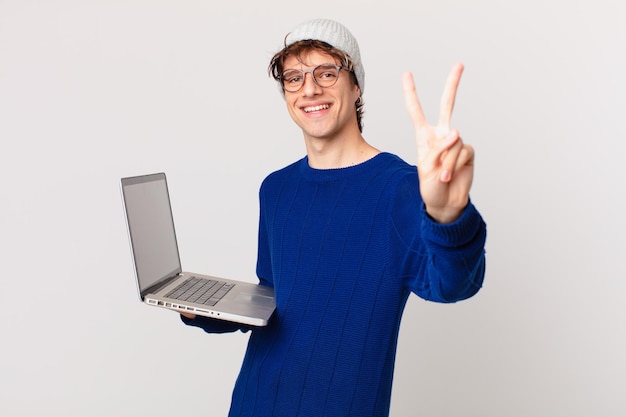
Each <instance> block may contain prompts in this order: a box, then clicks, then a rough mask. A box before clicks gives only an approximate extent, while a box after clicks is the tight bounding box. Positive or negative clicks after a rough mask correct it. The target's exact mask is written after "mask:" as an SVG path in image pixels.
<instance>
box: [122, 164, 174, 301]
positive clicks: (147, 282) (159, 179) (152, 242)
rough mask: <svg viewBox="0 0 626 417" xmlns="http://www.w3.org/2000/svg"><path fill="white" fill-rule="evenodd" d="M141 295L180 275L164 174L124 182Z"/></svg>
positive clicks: (126, 206)
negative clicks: (167, 279) (161, 282)
mask: <svg viewBox="0 0 626 417" xmlns="http://www.w3.org/2000/svg"><path fill="white" fill-rule="evenodd" d="M122 194H123V198H124V207H125V209H126V221H127V224H128V231H129V235H130V241H131V246H132V251H133V257H134V262H135V272H136V274H137V279H138V286H139V292H140V294H141V295H142V296H143V295H144V291H145V290H146V289H148V288H150V287H152V286H153V285H155V284H157V283H159V282H160V281H162V280H164V279H166V278H169V277H171V276H173V275H175V274H177V273H179V272H181V265H180V257H179V254H178V244H177V243H176V232H175V229H174V220H173V218H172V209H171V206H170V199H169V193H168V189H167V182H166V179H165V174H163V173H160V174H152V175H145V176H140V177H133V178H123V179H122Z"/></svg>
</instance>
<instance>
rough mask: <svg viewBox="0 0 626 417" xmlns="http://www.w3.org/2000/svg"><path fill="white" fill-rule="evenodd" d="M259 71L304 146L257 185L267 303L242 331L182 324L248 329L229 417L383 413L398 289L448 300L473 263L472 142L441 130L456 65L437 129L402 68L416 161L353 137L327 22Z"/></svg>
mask: <svg viewBox="0 0 626 417" xmlns="http://www.w3.org/2000/svg"><path fill="white" fill-rule="evenodd" d="M269 71H270V74H271V75H272V76H273V77H274V78H275V79H276V80H277V81H278V83H279V85H280V86H281V87H282V91H283V94H284V97H285V103H286V105H287V110H288V112H289V114H290V115H291V117H292V119H293V120H294V122H295V123H296V124H297V125H298V126H299V127H300V128H301V129H302V133H303V136H304V144H305V147H306V157H304V158H303V159H301V160H299V161H297V162H295V163H293V164H291V165H289V166H287V167H285V168H283V169H281V170H279V171H276V172H274V173H272V174H271V175H269V176H268V177H267V178H266V179H265V181H264V182H263V184H262V186H261V190H260V208H261V211H260V223H259V247H258V261H257V274H258V277H259V280H260V283H261V284H262V285H268V286H271V287H273V288H274V291H275V295H276V304H277V311H276V313H275V316H274V317H273V318H272V321H271V322H270V324H269V325H268V326H267V327H262V328H254V329H243V328H241V327H240V326H237V325H235V324H228V323H224V322H218V321H214V320H211V319H206V318H200V317H193V316H191V315H190V316H188V317H184V318H183V321H184V322H185V323H187V324H189V325H193V326H198V327H201V328H203V329H204V330H205V331H207V332H210V333H219V332H226V331H235V330H237V329H241V330H252V331H251V336H250V340H249V344H248V349H247V352H246V355H245V358H244V361H243V365H242V368H241V372H240V375H239V378H238V379H237V382H236V385H235V389H234V392H233V398H232V404H231V410H230V416H232V417H234V416H257V417H271V416H285V417H294V416H315V417H320V416H332V417H339V416H387V415H388V413H389V406H390V397H391V385H392V378H393V369H394V361H395V353H396V344H397V338H398V330H399V326H400V319H401V316H402V312H403V310H404V307H405V303H406V301H407V298H408V296H409V294H410V293H411V292H413V293H415V294H417V295H418V296H420V297H422V298H424V299H426V300H432V301H437V302H455V301H459V300H462V299H465V298H468V297H471V296H473V295H474V294H475V293H476V292H477V291H478V290H479V288H480V287H481V285H482V281H483V276H484V272H485V259H484V244H485V236H486V227H485V223H484V222H483V220H482V218H481V216H480V214H479V213H478V212H477V210H476V209H475V207H474V206H473V205H472V203H471V202H470V200H469V190H470V186H471V182H472V176H473V150H472V148H471V147H470V146H469V145H466V144H464V143H463V141H462V140H461V138H460V137H459V134H458V132H457V131H456V130H454V129H451V128H450V126H449V124H450V117H451V114H452V108H453V106H454V98H455V94H456V89H457V86H458V83H459V80H460V76H461V72H462V66H461V65H456V66H455V67H454V68H453V70H452V72H451V74H450V77H449V78H448V81H447V83H446V87H445V90H444V94H443V98H442V102H441V114H440V117H439V122H438V124H437V125H436V126H431V125H429V124H427V122H426V121H425V119H424V115H423V113H422V110H421V108H420V105H419V102H418V99H417V96H416V93H415V88H414V85H413V80H412V77H411V75H410V74H405V75H404V76H403V77H404V79H403V83H404V91H405V98H406V107H407V110H408V111H409V114H410V116H411V118H412V120H413V123H414V125H415V131H416V138H417V150H418V168H417V169H416V168H415V167H414V166H410V165H408V164H407V163H405V162H404V161H402V160H401V159H399V158H398V157H396V156H394V155H392V154H389V153H385V152H381V151H379V150H378V149H376V148H374V147H373V146H371V145H370V144H368V143H367V142H366V141H365V139H364V138H363V136H362V134H361V130H362V127H361V116H362V100H361V96H362V94H363V88H364V71H363V66H362V64H361V58H360V54H359V49H358V45H357V42H356V40H355V39H354V37H353V36H352V35H351V34H350V32H349V31H348V30H347V29H346V28H345V27H343V26H342V25H340V24H339V23H337V22H334V21H330V20H314V21H309V22H305V23H303V24H302V25H300V26H298V27H297V28H296V29H294V30H293V31H292V32H291V33H290V34H289V35H288V36H287V38H286V40H285V48H284V49H283V50H282V51H280V52H279V53H277V54H276V55H275V56H274V58H273V59H272V61H271V63H270V67H269Z"/></svg>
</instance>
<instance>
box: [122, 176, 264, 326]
mask: <svg viewBox="0 0 626 417" xmlns="http://www.w3.org/2000/svg"><path fill="white" fill-rule="evenodd" d="M121 190H122V202H123V204H124V211H125V214H126V226H127V228H128V236H129V240H130V247H131V253H132V259H133V265H134V269H135V278H136V281H137V289H138V291H139V298H140V299H141V301H143V302H144V303H146V304H148V305H150V306H155V307H162V308H167V309H170V310H175V311H178V312H181V311H184V312H190V313H193V314H196V315H200V316H206V317H211V318H214V319H221V320H227V321H232V322H237V323H242V324H248V325H252V326H265V325H267V324H268V322H269V320H270V318H271V316H272V314H273V313H274V310H275V309H276V304H275V301H274V291H273V289H272V288H270V287H266V286H261V285H257V284H253V283H249V282H243V281H236V280H231V279H225V278H218V277H214V276H211V275H204V274H197V273H192V272H184V271H183V270H182V266H181V262H180V255H179V252H178V242H177V240H176V231H175V229H174V218H173V215H172V207H171V203H170V197H169V190H168V187H167V179H166V177H165V174H164V173H156V174H150V175H141V176H136V177H128V178H122V179H121Z"/></svg>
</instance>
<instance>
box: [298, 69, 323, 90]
mask: <svg viewBox="0 0 626 417" xmlns="http://www.w3.org/2000/svg"><path fill="white" fill-rule="evenodd" d="M307 76H308V77H307ZM321 89H322V87H320V86H319V85H317V83H316V82H315V80H314V79H313V73H312V72H308V73H305V74H304V79H303V80H302V95H304V96H313V95H315V94H319V90H321Z"/></svg>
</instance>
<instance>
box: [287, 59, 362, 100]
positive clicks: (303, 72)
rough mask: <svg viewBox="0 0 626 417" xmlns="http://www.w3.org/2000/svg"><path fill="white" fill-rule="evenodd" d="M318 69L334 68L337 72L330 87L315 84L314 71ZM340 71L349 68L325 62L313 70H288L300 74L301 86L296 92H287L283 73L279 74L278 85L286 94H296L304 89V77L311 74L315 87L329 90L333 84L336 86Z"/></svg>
mask: <svg viewBox="0 0 626 417" xmlns="http://www.w3.org/2000/svg"><path fill="white" fill-rule="evenodd" d="M319 67H334V68H335V69H336V70H337V78H336V79H335V82H334V83H332V84H331V85H326V86H324V85H320V83H319V82H317V78H315V71H316V70H317V69H318V68H319ZM341 70H346V71H350V69H349V68H346V67H344V66H341V65H337V64H333V63H330V62H325V63H323V64H319V65H317V66H316V67H315V68H312V69H310V70H306V71H303V70H298V69H290V70H289V72H291V71H297V72H299V73H301V74H302V84H300V87H298V88H297V89H296V90H289V89H287V87H285V73H283V74H281V76H280V83H281V85H282V87H283V90H284V91H286V92H288V93H297V92H298V91H300V90H302V88H303V87H304V83H305V82H306V75H307V74H311V79H312V80H313V82H314V83H315V85H317V86H319V87H321V88H330V87H334V86H335V84H337V81H339V74H340V73H341Z"/></svg>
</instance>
